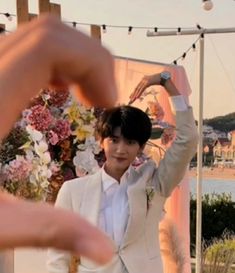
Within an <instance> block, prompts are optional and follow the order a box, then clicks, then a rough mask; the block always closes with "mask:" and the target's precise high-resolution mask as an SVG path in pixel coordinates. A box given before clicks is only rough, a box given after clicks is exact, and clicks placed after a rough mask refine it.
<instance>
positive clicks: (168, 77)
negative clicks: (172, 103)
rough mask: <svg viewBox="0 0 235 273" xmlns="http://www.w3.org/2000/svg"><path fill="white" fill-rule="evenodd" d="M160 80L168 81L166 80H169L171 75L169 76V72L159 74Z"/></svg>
mask: <svg viewBox="0 0 235 273" xmlns="http://www.w3.org/2000/svg"><path fill="white" fill-rule="evenodd" d="M161 78H163V79H164V80H168V79H170V78H171V74H170V72H167V71H166V72H162V73H161Z"/></svg>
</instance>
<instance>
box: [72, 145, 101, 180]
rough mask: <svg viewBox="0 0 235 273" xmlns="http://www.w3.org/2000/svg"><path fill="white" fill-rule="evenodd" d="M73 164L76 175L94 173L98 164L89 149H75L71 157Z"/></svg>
mask: <svg viewBox="0 0 235 273" xmlns="http://www.w3.org/2000/svg"><path fill="white" fill-rule="evenodd" d="M73 164H74V165H75V166H76V172H77V175H78V176H81V174H87V173H94V172H96V171H97V170H98V169H99V165H98V163H97V161H96V160H95V158H94V154H93V152H92V150H91V149H87V150H85V151H77V153H76V156H75V157H74V158H73Z"/></svg>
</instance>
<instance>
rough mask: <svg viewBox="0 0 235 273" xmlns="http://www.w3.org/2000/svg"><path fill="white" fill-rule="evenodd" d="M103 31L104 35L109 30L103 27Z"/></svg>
mask: <svg viewBox="0 0 235 273" xmlns="http://www.w3.org/2000/svg"><path fill="white" fill-rule="evenodd" d="M102 30H103V33H106V32H107V30H106V25H102Z"/></svg>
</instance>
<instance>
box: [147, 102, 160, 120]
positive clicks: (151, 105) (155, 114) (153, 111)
mask: <svg viewBox="0 0 235 273" xmlns="http://www.w3.org/2000/svg"><path fill="white" fill-rule="evenodd" d="M148 110H149V115H150V116H151V117H152V118H153V119H154V120H162V119H163V117H164V111H163V109H162V107H161V105H160V104H159V102H158V101H157V100H156V101H148Z"/></svg>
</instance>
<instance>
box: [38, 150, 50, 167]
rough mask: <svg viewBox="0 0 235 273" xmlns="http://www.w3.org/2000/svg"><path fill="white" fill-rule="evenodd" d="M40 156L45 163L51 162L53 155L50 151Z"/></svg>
mask: <svg viewBox="0 0 235 273" xmlns="http://www.w3.org/2000/svg"><path fill="white" fill-rule="evenodd" d="M40 158H41V160H42V162H43V163H44V164H49V163H50V162H51V155H50V153H49V152H45V153H43V154H42V155H41V157H40Z"/></svg>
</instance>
